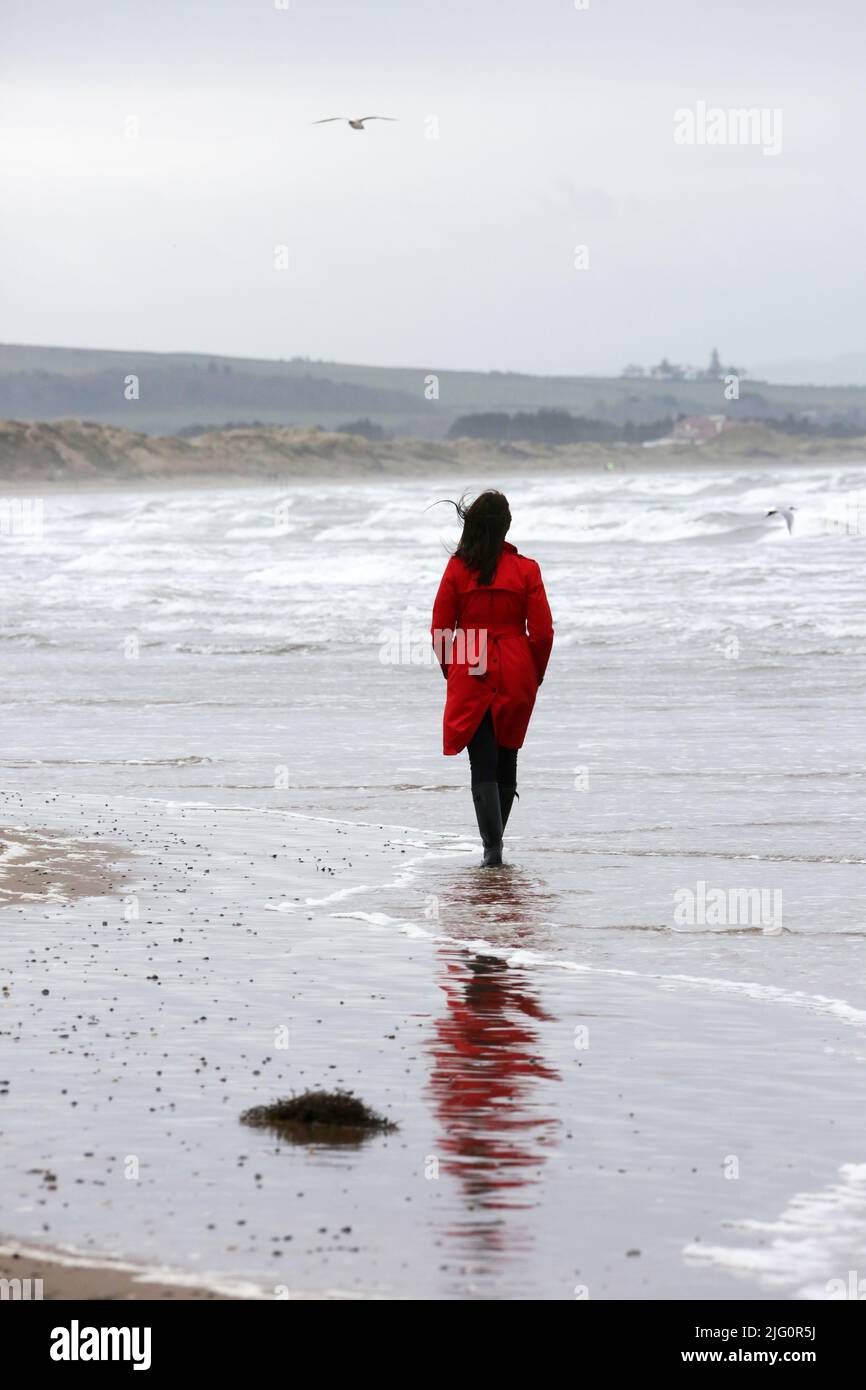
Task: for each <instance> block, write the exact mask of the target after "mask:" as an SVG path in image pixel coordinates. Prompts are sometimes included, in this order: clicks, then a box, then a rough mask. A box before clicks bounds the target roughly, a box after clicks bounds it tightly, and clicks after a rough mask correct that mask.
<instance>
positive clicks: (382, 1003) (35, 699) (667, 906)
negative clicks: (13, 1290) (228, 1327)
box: [0, 463, 866, 1298]
mask: <svg viewBox="0 0 866 1390" xmlns="http://www.w3.org/2000/svg"><path fill="white" fill-rule="evenodd" d="M480 481H481V483H482V484H485V485H490V484H495V482H496V481H497V480H496V479H493V478H487V479H482V480H480ZM501 485H502V486H503V487H504V488H505V490H506V491H507V493H508V496H509V500H510V502H511V508H512V513H513V515H514V518H515V520H514V526H513V529H512V534H511V537H510V538H511V539H512V540H513V541H514V543H515V544H517V546H518V548H519V549H520V550H521V551H523V552H524V553H526V554H529V555H532V556H534V557H535V558H536V559H538V560H539V561H540V563H541V565H542V568H543V572H544V576H545V581H546V584H547V589H548V595H549V598H550V602H551V607H552V609H553V614H554V620H555V625H556V641H555V645H554V651H553V657H552V660H551V665H550V668H549V673H548V677H547V679H546V680H545V683H544V685H543V687H542V690H541V692H540V695H539V701H538V704H537V707H536V713H535V716H534V718H533V722H532V725H531V727H530V732H529V736H528V738H527V742H526V745H525V747H524V750H523V751H522V752H521V755H520V760H519V765H518V774H519V791H520V801H519V803H517V805H516V807H515V810H514V812H513V816H512V822H511V823H510V825H509V835H508V839H507V857H508V860H509V863H508V866H507V867H506V869H505V870H503V871H502V873H501V874H490V873H487V874H484V873H480V872H479V871H478V870H477V868H476V867H475V866H476V861H477V849H476V846H475V839H476V835H475V830H474V821H473V815H472V806H471V799H470V797H469V793H468V789H467V781H468V777H467V768H466V764H465V758H464V757H460V758H449V759H446V758H443V756H442V754H441V707H442V697H443V693H444V687H443V682H442V679H441V676H440V675H439V672H438V669H436V668H435V667H434V665H433V664H432V656H431V654H430V652H429V650H428V644H427V637H426V633H427V629H428V627H429V614H430V605H431V603H432V598H433V594H434V593H435V589H436V585H437V583H438V580H439V576H440V574H441V570H442V567H443V566H444V563H445V560H446V558H447V553H448V548H449V546H451V545H453V543H454V540H455V538H456V532H455V529H454V522H453V511H452V509H449V508H448V507H446V506H438V505H433V504H435V503H436V502H437V500H438V499H441V498H445V497H448V496H454V495H455V485H454V482H453V481H452V480H447V481H444V480H437V479H435V478H433V479H427V478H425V479H421V480H411V481H410V480H395V479H387V480H385V479H383V480H382V481H381V482H377V483H365V484H364V485H363V486H353V485H349V484H331V483H329V484H323V485H320V484H317V483H315V482H310V483H307V484H303V485H299V484H294V483H293V484H291V485H290V486H286V487H285V488H277V487H274V488H266V487H251V488H249V489H207V488H189V489H187V488H183V489H181V488H177V489H172V490H165V491H154V490H148V491H134V490H117V491H112V492H105V493H99V492H85V493H81V494H78V495H74V496H73V495H66V494H63V493H52V494H51V495H49V496H47V497H46V498H45V499H44V500H43V508H42V514H41V523H42V530H41V534H11V535H10V534H8V533H7V534H4V535H3V536H2V537H0V566H2V576H3V590H4V599H5V602H4V605H3V612H2V622H0V651H2V654H3V673H4V681H3V697H2V701H3V727H4V739H3V752H2V755H0V756H2V762H3V764H4V769H3V770H4V779H3V783H4V787H5V793H4V798H3V801H4V814H3V818H2V822H0V824H5V825H7V826H15V827H18V828H19V830H20V831H28V830H31V831H35V830H39V831H49V832H50V833H51V834H52V835H55V836H57V837H63V836H66V837H70V836H74V838H75V842H76V844H77V845H79V846H80V843H81V842H82V841H86V840H87V839H88V838H90V839H91V840H92V841H94V842H98V843H100V844H103V845H104V844H106V843H108V844H110V845H112V846H116V847H117V849H118V852H119V853H120V854H121V855H122V857H123V859H124V869H123V872H124V879H123V883H122V885H121V887H120V890H119V895H118V896H117V897H116V898H115V899H109V898H100V899H99V900H93V899H84V900H82V901H78V902H68V901H66V900H65V898H64V894H63V890H62V885H59V886H57V885H55V891H52V886H51V879H50V876H49V877H48V880H47V884H48V886H47V892H46V894H45V895H43V896H42V897H41V899H40V900H36V899H32V900H30V901H25V902H24V903H23V904H19V905H17V906H8V907H6V908H5V909H3V910H2V916H0V925H2V930H3V933H4V952H3V956H4V959H3V962H2V967H0V968H2V972H3V983H5V984H7V985H8V994H6V995H4V1000H3V1011H2V1012H0V1041H2V1042H3V1043H4V1044H8V1046H4V1047H3V1056H4V1058H8V1063H6V1064H4V1063H0V1077H6V1072H7V1070H8V1071H9V1073H10V1076H9V1082H8V1086H7V1088H6V1089H7V1094H6V1095H3V1096H0V1106H2V1107H3V1108H2V1109H0V1130H2V1138H3V1158H2V1159H0V1164H2V1166H3V1170H4V1173H3V1176H4V1190H5V1191H7V1192H8V1193H9V1194H10V1198H9V1201H8V1203H7V1204H6V1209H5V1213H4V1218H3V1222H2V1223H0V1230H2V1231H4V1232H5V1233H6V1235H7V1236H9V1237H15V1238H18V1239H20V1240H22V1241H42V1242H45V1243H50V1244H61V1245H64V1246H67V1247H69V1248H71V1249H74V1250H76V1251H82V1250H86V1251H91V1252H98V1253H110V1254H114V1255H117V1256H123V1257H124V1258H129V1259H133V1260H142V1261H146V1262H149V1263H151V1264H158V1265H160V1266H164V1265H170V1266H173V1267H176V1268H179V1269H184V1270H190V1269H193V1270H199V1271H206V1272H207V1273H209V1274H221V1275H224V1276H230V1277H236V1278H238V1279H241V1278H243V1279H245V1280H250V1279H252V1280H253V1281H255V1282H257V1283H258V1285H259V1286H260V1287H261V1288H262V1289H263V1292H264V1294H265V1296H272V1297H273V1296H277V1297H282V1296H284V1294H283V1292H277V1293H275V1290H278V1289H279V1290H280V1291H282V1290H283V1289H286V1290H289V1291H290V1293H291V1295H298V1294H303V1293H305V1292H306V1293H309V1292H312V1293H320V1292H323V1291H331V1292H335V1291H336V1292H338V1293H341V1294H346V1295H348V1296H353V1297H365V1296H385V1297H393V1296H401V1297H404V1296H410V1297H413V1296H418V1297H420V1296H423V1297H446V1298H487V1297H493V1298H521V1297H543V1298H574V1297H578V1298H582V1297H586V1296H588V1297H590V1298H598V1297H601V1298H604V1297H629V1298H640V1297H665V1298H678V1297H718V1296H720V1297H726V1296H727V1297H741V1296H743V1295H749V1296H752V1295H754V1296H756V1297H779V1296H782V1297H794V1298H796V1297H805V1298H813V1297H826V1296H833V1295H832V1294H830V1293H828V1290H833V1289H836V1288H838V1287H839V1285H838V1284H837V1283H834V1282H833V1281H843V1282H844V1281H846V1280H849V1273H850V1271H852V1270H854V1271H858V1270H859V1271H860V1275H861V1276H866V1187H864V1180H863V1174H864V1172H866V1168H864V1164H866V1152H864V1142H863V1138H862V1125H861V1123H860V1115H861V1113H862V1091H863V1085H864V1075H866V1074H864V1061H866V981H864V972H863V968H862V962H863V960H864V949H866V923H864V909H863V903H864V896H866V894H864V889H866V845H864V837H863V823H864V817H863V797H864V789H866V787H864V784H866V758H864V754H863V751H862V732H861V731H862V727H863V702H864V690H866V610H864V606H863V601H862V593H863V583H862V575H863V562H864V555H866V466H864V467H863V468H859V467H854V466H851V465H845V466H842V465H839V466H837V467H830V466H826V465H822V466H821V467H820V468H817V467H816V468H812V467H810V466H803V465H802V464H799V465H797V466H796V467H787V468H786V467H780V466H777V465H775V464H774V465H772V466H771V467H767V468H763V467H759V466H758V465H756V464H754V463H753V464H751V465H750V466H749V468H748V470H747V471H742V470H741V471H737V468H736V467H731V468H728V469H725V470H715V469H708V468H706V467H704V466H699V465H698V464H696V465H695V467H694V468H693V469H690V468H689V467H688V464H687V463H684V464H683V465H682V466H680V467H679V468H678V469H677V470H676V471H671V472H669V473H665V472H663V471H659V470H652V471H649V470H648V471H647V472H646V473H645V474H643V475H636V474H630V475H625V474H622V473H620V472H610V473H599V474H592V475H587V474H583V475H575V476H569V475H567V474H564V473H559V474H538V475H537V476H533V477H532V479H531V480H526V479H517V478H510V477H509V478H507V479H505V480H501ZM792 505H793V506H795V507H796V511H795V513H794V524H793V530H792V531H791V532H790V533H789V531H788V527H787V525H786V524H785V522H784V521H783V520H782V519H781V518H780V517H772V518H767V517H766V512H767V511H768V510H770V509H771V508H775V507H790V506H792ZM9 529H10V528H9V527H7V528H6V531H7V532H8V531H9ZM11 529H12V530H13V532H14V530H15V528H14V527H13V528H11ZM19 529H24V528H19ZM0 839H2V833H0ZM0 867H2V866H0ZM0 887H2V883H0ZM45 989H47V990H48V991H49V993H48V994H47V995H45V994H43V992H42V991H43V990H45ZM283 1028H285V1029H286V1030H287V1031H288V1035H289V1038H290V1042H289V1045H288V1046H287V1047H286V1046H284V1037H285V1035H284V1034H283V1033H281V1032H280V1029H283ZM313 1084H315V1085H319V1084H322V1085H333V1084H342V1085H346V1086H348V1087H350V1088H352V1089H355V1090H356V1091H357V1092H358V1093H359V1094H361V1095H363V1096H364V1098H365V1099H366V1100H368V1101H369V1102H370V1103H372V1104H374V1105H375V1106H377V1108H380V1109H383V1110H385V1111H387V1113H388V1114H389V1115H390V1116H391V1117H392V1118H393V1119H395V1120H396V1121H397V1122H398V1124H399V1129H398V1130H397V1131H396V1132H395V1133H394V1134H393V1135H391V1136H388V1137H387V1138H382V1139H377V1140H373V1141H370V1142H369V1143H368V1144H366V1145H364V1146H362V1148H360V1149H357V1150H351V1151H347V1150H326V1149H321V1150H318V1151H313V1152H310V1151H309V1150H306V1149H301V1150H299V1149H294V1148H292V1147H290V1146H286V1145H284V1144H282V1145H281V1144H279V1143H275V1142H274V1141H273V1140H272V1139H268V1138H267V1136H263V1135H262V1134H261V1133H259V1132H255V1131H249V1130H246V1129H245V1128H243V1127H242V1126H240V1125H239V1124H238V1119H237V1117H238V1115H239V1113H240V1111H241V1110H243V1109H244V1108H246V1106H247V1105H252V1104H256V1103H259V1102H261V1101H262V1100H264V1099H268V1098H270V1097H272V1096H273V1095H274V1094H276V1093H278V1092H279V1093H285V1092H287V1091H290V1090H292V1089H295V1090H297V1089H300V1088H302V1087H304V1086H306V1085H313ZM73 1101H74V1102H75V1103H74V1104H73ZM55 1114H57V1115H62V1116H63V1117H64V1119H63V1124H62V1125H55V1124H53V1123H48V1120H47V1117H48V1116H49V1115H52V1116H53V1115H55ZM130 1158H135V1159H137V1161H138V1174H139V1175H138V1176H137V1177H133V1178H130V1177H128V1176H126V1171H127V1169H130V1168H132V1169H134V1168H135V1167H136V1165H135V1164H132V1165H130V1164H129V1163H128V1162H127V1160H128V1159H130ZM46 1168H48V1169H50V1171H52V1172H54V1173H55V1175H56V1177H57V1183H56V1186H52V1185H49V1186H48V1189H47V1190H46V1181H45V1179H44V1176H40V1175H44V1171H45V1170H46ZM299 1194H300V1195H299ZM240 1213H243V1214H242V1215H241V1214H240ZM635 1252H638V1253H635ZM275 1271H276V1274H275ZM849 1284H850V1280H849Z"/></svg>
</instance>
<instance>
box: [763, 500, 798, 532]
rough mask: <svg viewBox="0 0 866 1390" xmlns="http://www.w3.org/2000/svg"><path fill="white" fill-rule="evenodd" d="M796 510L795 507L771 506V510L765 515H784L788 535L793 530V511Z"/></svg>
mask: <svg viewBox="0 0 866 1390" xmlns="http://www.w3.org/2000/svg"><path fill="white" fill-rule="evenodd" d="M796 510H797V508H796V507H773V509H772V511H769V512H767V516H781V517H784V519H785V525H786V526H787V528H788V535H789V536H790V535H791V533H792V531H793V530H794V513H795V511H796Z"/></svg>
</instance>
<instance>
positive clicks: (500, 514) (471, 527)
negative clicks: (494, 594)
mask: <svg viewBox="0 0 866 1390" xmlns="http://www.w3.org/2000/svg"><path fill="white" fill-rule="evenodd" d="M451 505H452V507H454V509H455V510H456V512H457V515H458V516H459V517H460V520H461V521H462V522H463V535H462V536H461V537H460V544H459V545H458V547H457V549H456V550H455V552H454V554H455V555H456V556H457V558H458V559H459V560H462V561H463V563H464V565H465V566H466V568H467V569H470V570H472V571H473V572H475V573H477V574H478V583H479V584H485V585H486V584H492V583H493V576H494V575H495V573H496V566H497V565H498V563H499V556H500V555H501V554H502V542H503V541H504V540H505V536H506V534H507V532H508V528H509V526H510V525H511V511H510V509H509V506H508V498H507V497H506V496H505V495H504V493H501V492H496V491H495V490H493V489H491V490H490V491H489V492H480V493H479V494H478V496H477V497H476V499H475V501H474V502H473V503H472V505H471V506H469V507H467V506H466V503H465V500H464V498H462V497H461V498H460V500H459V502H452V503H451Z"/></svg>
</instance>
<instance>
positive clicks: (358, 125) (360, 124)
mask: <svg viewBox="0 0 866 1390" xmlns="http://www.w3.org/2000/svg"><path fill="white" fill-rule="evenodd" d="M396 119H397V117H396V116H357V117H356V118H355V119H354V120H353V119H352V117H351V116H325V117H324V119H323V120H321V121H313V125H327V124H328V122H329V121H348V123H349V125H350V126H351V127H352V129H353V130H363V129H364V122H365V121H396Z"/></svg>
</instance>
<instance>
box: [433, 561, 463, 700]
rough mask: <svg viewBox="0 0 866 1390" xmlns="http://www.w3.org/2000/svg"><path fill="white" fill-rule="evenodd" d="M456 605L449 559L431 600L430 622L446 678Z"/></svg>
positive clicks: (437, 655)
mask: <svg viewBox="0 0 866 1390" xmlns="http://www.w3.org/2000/svg"><path fill="white" fill-rule="evenodd" d="M457 607H458V600H457V586H456V584H455V583H454V575H453V573H452V569H451V561H450V560H449V561H448V564H447V565H446V566H445V573H444V574H443V576H442V581H441V583H440V585H439V589H438V592H437V594H436V597H435V599H434V600H433V621H432V623H431V624H430V633H431V636H432V638H433V650H434V652H435V653H436V659H437V660H438V662H439V665H440V666H441V667H442V674H443V676H444V677H445V679H446V680H447V679H448V666H449V662H450V658H451V641H450V634H451V633H452V632H453V631H454V628H455V626H456V624H457Z"/></svg>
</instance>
